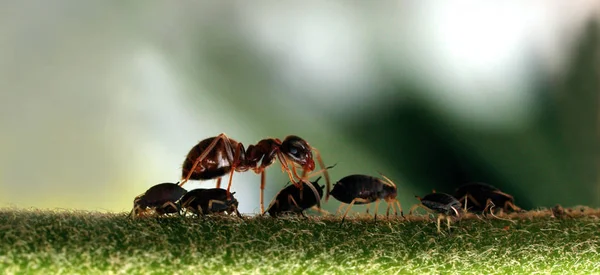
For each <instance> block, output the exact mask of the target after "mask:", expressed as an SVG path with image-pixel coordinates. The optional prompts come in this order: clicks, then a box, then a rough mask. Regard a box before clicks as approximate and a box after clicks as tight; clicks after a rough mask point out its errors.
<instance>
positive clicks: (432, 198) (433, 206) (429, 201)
mask: <svg viewBox="0 0 600 275" xmlns="http://www.w3.org/2000/svg"><path fill="white" fill-rule="evenodd" d="M415 197H416V198H417V199H418V200H419V201H420V203H419V204H416V205H414V206H413V207H411V208H410V211H409V215H412V212H413V211H414V210H415V209H417V208H418V207H422V208H424V209H425V210H427V212H433V213H437V214H438V218H437V230H438V232H441V230H440V223H441V220H442V219H444V218H445V219H446V221H447V222H448V230H450V221H451V219H452V217H455V218H460V217H461V211H462V209H461V204H460V202H459V201H458V200H457V199H456V198H454V197H453V196H451V195H449V194H446V193H436V192H435V191H434V192H433V193H431V194H428V195H426V196H425V197H422V198H421V197H419V196H415Z"/></svg>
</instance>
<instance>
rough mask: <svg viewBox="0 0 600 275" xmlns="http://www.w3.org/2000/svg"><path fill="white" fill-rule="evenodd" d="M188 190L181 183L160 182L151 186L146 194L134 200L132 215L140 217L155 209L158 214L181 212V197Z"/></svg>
mask: <svg viewBox="0 0 600 275" xmlns="http://www.w3.org/2000/svg"><path fill="white" fill-rule="evenodd" d="M185 193H187V191H186V190H185V189H183V188H182V187H181V186H179V183H170V182H165V183H160V184H157V185H154V186H152V187H150V188H149V189H148V190H147V191H146V192H145V193H144V194H141V195H139V196H137V197H135V199H134V200H133V209H132V210H131V217H132V218H135V217H139V216H142V215H144V214H145V213H147V212H148V211H151V210H154V212H155V213H156V214H158V215H164V214H170V213H177V212H179V199H180V198H181V197H182V196H183V195H185Z"/></svg>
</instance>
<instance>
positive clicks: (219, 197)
mask: <svg viewBox="0 0 600 275" xmlns="http://www.w3.org/2000/svg"><path fill="white" fill-rule="evenodd" d="M234 194H235V192H232V193H230V194H229V199H227V190H226V189H221V188H211V189H201V188H199V189H194V190H191V191H189V192H187V194H185V195H184V196H183V198H181V209H185V210H189V211H190V212H192V213H194V214H196V215H198V216H200V215H206V214H211V213H222V212H227V213H235V214H236V215H237V216H238V217H240V218H241V217H242V215H241V214H240V212H239V211H238V205H239V203H238V201H237V199H236V198H235V197H234V196H233V195H234Z"/></svg>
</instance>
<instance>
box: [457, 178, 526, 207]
mask: <svg viewBox="0 0 600 275" xmlns="http://www.w3.org/2000/svg"><path fill="white" fill-rule="evenodd" d="M454 197H455V198H457V199H458V200H459V201H460V202H462V203H463V205H464V206H465V210H468V211H471V212H483V213H485V212H487V211H488V210H490V211H492V208H493V207H494V206H495V207H499V208H500V210H501V211H502V210H503V211H510V210H512V211H516V212H519V211H521V208H520V207H518V206H516V205H515V199H514V198H513V196H511V195H509V194H507V193H504V192H502V191H500V189H498V188H496V187H494V186H491V185H489V184H485V183H469V184H465V185H463V186H460V187H458V188H457V189H456V191H455V192H454Z"/></svg>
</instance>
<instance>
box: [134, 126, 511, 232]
mask: <svg viewBox="0 0 600 275" xmlns="http://www.w3.org/2000/svg"><path fill="white" fill-rule="evenodd" d="M313 151H314V152H315V154H316V159H317V161H318V163H319V165H320V166H321V170H319V171H316V172H315V171H314V169H315V162H314V160H313ZM276 160H279V162H280V164H281V168H282V170H283V171H284V172H286V173H287V174H288V176H289V179H290V181H291V183H292V185H289V186H287V187H285V188H283V189H282V190H280V191H279V192H278V193H277V195H276V196H275V198H274V199H273V200H272V201H271V203H270V204H269V206H268V208H267V210H266V211H265V210H264V203H263V191H264V188H265V169H266V168H267V167H269V166H270V165H272V164H273V163H275V161H276ZM332 167H333V166H330V167H325V165H324V163H323V160H322V159H321V156H320V154H319V152H318V151H317V150H316V149H315V148H314V147H311V146H310V145H309V144H308V142H306V141H305V140H304V139H302V138H300V137H297V136H288V137H286V138H285V139H284V140H283V141H281V140H279V139H273V138H267V139H263V140H261V141H259V142H258V143H257V144H256V145H250V146H248V149H244V145H243V144H242V143H240V142H237V141H235V140H233V139H231V138H229V137H227V136H226V135H225V134H220V135H218V136H216V137H211V138H207V139H204V140H202V141H200V142H199V143H198V144H197V145H195V146H194V147H193V148H192V149H191V150H190V151H189V153H188V154H187V157H186V158H185V160H184V162H183V167H182V178H181V181H179V182H178V183H161V184H158V185H155V186H153V187H151V188H150V189H148V190H147V191H146V192H144V193H143V194H141V195H139V196H137V197H136V198H135V199H134V206H133V210H132V211H131V216H132V217H133V218H135V217H140V216H144V215H148V214H149V213H154V214H157V215H165V214H174V213H179V214H181V213H188V212H191V213H193V214H196V215H198V216H200V215H205V214H211V213H223V212H225V213H227V214H233V213H235V214H236V215H237V216H238V217H240V218H242V216H241V215H240V213H239V212H238V210H237V208H238V205H239V203H238V201H237V200H236V199H235V197H234V196H233V195H234V194H235V192H230V188H231V182H232V178H233V173H234V172H236V171H237V172H245V171H248V170H252V171H254V172H255V173H257V174H261V184H260V210H261V214H263V215H264V214H265V213H269V215H270V216H272V217H278V216H281V215H284V214H289V213H295V214H298V215H302V216H304V211H305V210H306V209H309V208H313V209H316V210H318V211H321V212H324V211H322V210H321V207H320V206H321V198H322V197H323V189H324V188H325V186H322V185H319V184H318V181H319V180H320V179H321V177H320V176H319V177H318V178H317V179H316V180H315V181H310V180H309V179H310V178H311V177H314V176H317V175H319V174H324V176H325V181H326V193H325V201H328V200H329V197H330V196H332V197H334V198H335V199H336V200H338V201H340V202H341V203H342V205H340V208H338V212H339V211H340V209H341V208H342V207H343V206H344V204H347V205H348V206H347V208H346V210H345V211H344V214H343V216H342V223H343V222H344V219H345V218H346V216H347V214H348V212H349V211H350V209H351V208H352V206H353V205H360V204H371V203H375V211H374V219H375V220H376V219H377V210H378V206H379V203H380V202H381V201H382V200H383V201H385V202H386V203H387V210H386V216H388V217H389V214H390V209H393V211H394V214H395V216H398V212H400V216H402V217H404V213H403V211H402V206H401V204H400V202H399V201H398V199H397V198H396V195H397V187H396V185H395V184H394V182H393V181H392V180H390V179H389V178H387V177H386V176H384V175H381V178H378V177H373V176H368V175H349V176H346V177H344V178H342V179H340V180H339V181H337V182H336V184H335V185H334V186H333V189H331V185H330V180H329V174H328V171H327V170H328V169H331V168H332ZM298 169H300V170H302V174H301V175H299V174H298V171H297V170H298ZM228 173H229V183H228V186H227V189H222V188H220V185H221V178H222V177H223V176H225V175H227V174H228ZM209 179H217V187H216V188H212V189H194V190H191V191H189V192H188V191H187V190H185V189H184V188H183V187H182V186H183V185H184V184H185V183H186V182H187V181H189V180H209ZM416 197H417V199H418V200H419V201H420V203H419V204H417V205H414V206H413V207H412V208H411V209H410V211H409V215H412V212H413V211H414V210H415V209H416V208H418V207H422V208H424V209H425V210H427V211H428V212H430V213H435V214H438V219H437V228H438V231H440V223H441V220H442V219H446V220H447V221H448V227H449V228H450V221H451V219H457V218H460V217H461V216H462V215H463V214H464V213H465V212H479V213H486V212H490V213H492V208H493V207H496V208H498V209H500V211H521V209H520V208H519V207H517V206H516V205H515V204H514V198H513V197H512V196H511V195H509V194H506V193H504V192H502V191H500V190H499V189H497V188H495V187H493V186H491V185H487V184H484V183H470V184H466V185H463V186H461V187H459V188H458V189H457V190H456V191H455V193H454V194H453V195H450V194H446V193H436V192H435V191H434V192H433V193H431V194H428V195H425V196H424V197H419V196H416ZM457 198H458V199H457ZM367 212H368V209H367Z"/></svg>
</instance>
